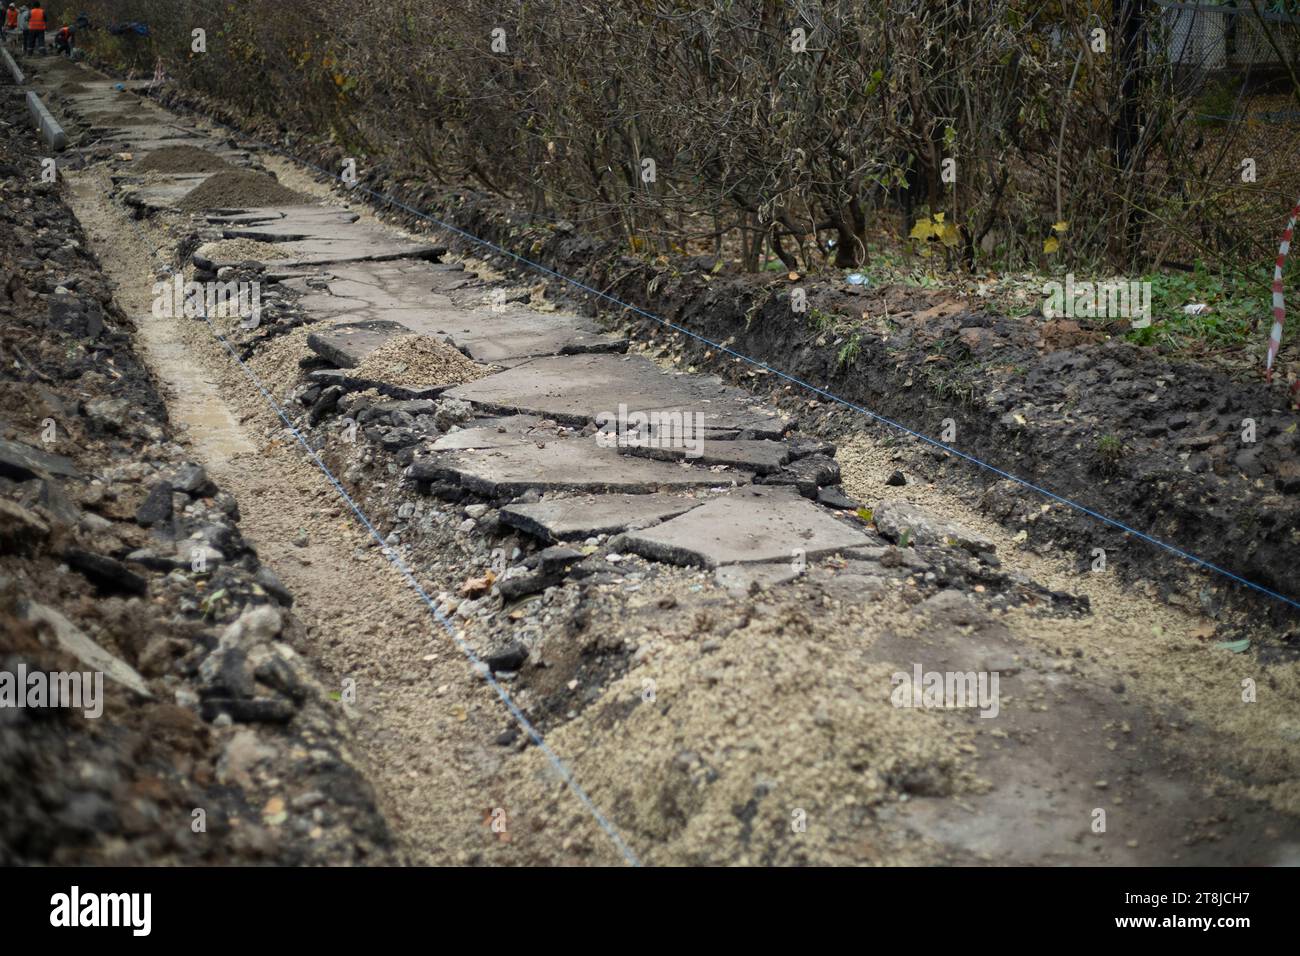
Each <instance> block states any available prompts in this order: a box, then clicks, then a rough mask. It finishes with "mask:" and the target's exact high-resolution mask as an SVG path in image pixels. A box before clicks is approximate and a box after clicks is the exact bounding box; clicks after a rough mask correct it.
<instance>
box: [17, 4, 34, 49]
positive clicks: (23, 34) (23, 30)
mask: <svg viewBox="0 0 1300 956" xmlns="http://www.w3.org/2000/svg"><path fill="white" fill-rule="evenodd" d="M30 17H31V13H30V12H29V11H28V9H27V4H23V8H22V9H21V10H19V11H18V36H19V38H21V39H22V41H23V53H24V54H25V53H27V51H28V50H30V49H31V46H32V35H31V33H30V32H29V31H28V29H27V21H28V19H29V18H30Z"/></svg>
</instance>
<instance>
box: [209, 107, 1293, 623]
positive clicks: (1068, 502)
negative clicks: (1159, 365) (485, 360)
mask: <svg viewBox="0 0 1300 956" xmlns="http://www.w3.org/2000/svg"><path fill="white" fill-rule="evenodd" d="M214 122H216V123H218V125H221V126H224V127H225V128H226V129H229V130H231V131H232V132H233V133H235V134H237V135H238V136H244V137H245V138H246V139H247V141H248V142H252V143H255V144H256V145H258V146H260V147H261V148H263V149H269V150H271V151H272V152H275V153H278V154H280V155H282V156H285V157H287V158H288V159H291V160H293V161H294V162H297V163H299V164H301V165H303V166H306V167H307V168H308V169H312V170H314V171H316V172H317V173H319V174H320V175H322V176H324V177H325V178H327V179H331V180H336V181H339V182H342V183H343V185H344V186H345V187H346V188H349V189H350V190H352V191H360V192H362V193H365V194H366V195H368V196H370V197H371V198H373V199H376V200H379V201H381V202H384V203H386V204H388V205H390V206H393V207H395V208H397V209H401V210H402V211H403V212H406V213H409V214H410V215H412V216H415V217H416V218H417V219H422V220H424V221H425V222H429V223H432V224H433V225H435V226H437V227H439V228H440V229H445V230H447V231H448V232H451V233H454V234H456V235H458V236H460V237H462V238H464V239H467V240H469V241H470V242H473V243H475V244H477V245H479V246H482V247H483V248H486V249H491V250H492V251H494V252H497V253H499V254H501V255H503V256H506V257H508V258H510V259H513V260H514V261H516V262H519V263H521V264H522V265H525V266H527V267H528V268H530V269H533V270H535V271H537V272H540V273H542V274H544V275H548V276H551V277H553V278H556V279H559V280H561V281H562V282H566V283H568V284H569V285H571V286H573V287H574V288H576V289H580V290H582V291H583V292H586V293H587V294H589V295H593V296H595V297H596V298H598V299H602V300H604V301H607V302H610V303H612V304H613V305H616V306H618V307H619V308H621V309H625V310H627V311H629V312H632V313H635V314H636V315H639V316H642V317H643V318H647V319H650V320H651V321H653V322H657V323H659V324H660V325H662V326H664V327H665V328H668V329H672V330H673V331H674V332H678V333H680V334H682V335H686V336H689V337H690V338H692V339H695V340H696V341H697V342H699V343H701V344H702V345H706V346H708V347H709V348H711V349H715V350H717V351H719V352H724V353H726V354H727V355H730V356H732V357H734V358H736V359H739V360H740V361H742V362H746V363H748V364H749V365H752V366H754V367H755V368H761V369H763V370H764V371H766V372H770V373H771V374H773V375H776V376H777V377H778V378H782V379H784V380H785V381H787V382H790V383H791V384H793V385H797V386H799V387H800V388H803V389H806V390H807V391H809V392H812V393H813V394H814V395H817V396H819V397H821V398H824V399H826V400H827V401H830V402H834V403H836V404H838V405H841V406H843V407H845V408H848V409H851V410H852V411H855V412H858V413H859V414H862V415H866V416H867V417H869V418H871V419H873V420H874V421H877V422H880V423H881V424H883V425H887V426H889V427H890V428H894V429H897V430H898V431H900V432H903V433H904V434H906V435H910V436H911V437H913V438H915V439H917V440H918V441H923V442H925V443H926V444H928V445H931V446H933V447H935V448H938V449H941V450H943V451H945V452H948V453H949V454H952V455H956V456H957V457H959V458H961V459H964V460H965V461H968V462H970V463H971V464H973V465H976V466H978V467H980V468H982V469H984V470H985V471H988V472H991V473H992V474H995V475H997V476H999V477H1001V478H1005V479H1007V480H1008V481H1012V482H1015V483H1016V484H1017V485H1020V486H1021V487H1022V488H1026V489H1028V490H1030V491H1033V492H1035V493H1036V494H1040V495H1042V496H1043V497H1045V498H1049V499H1051V500H1052V501H1055V502H1057V503H1058V504H1061V505H1064V506H1066V507H1068V508H1071V509H1073V510H1074V511H1077V512H1079V513H1080V514H1084V515H1087V516H1088V517H1090V518H1095V519H1096V520H1098V521H1101V522H1103V523H1104V524H1107V525H1109V526H1111V527H1112V528H1116V529H1118V530H1120V531H1123V532H1124V533H1125V534H1130V535H1133V536H1134V537H1135V538H1138V539H1140V540H1142V541H1145V542H1146V543H1148V544H1151V545H1154V546H1155V547H1157V548H1160V549H1162V550H1164V551H1166V552H1168V553H1170V554H1172V555H1175V556H1176V557H1179V558H1182V559H1183V560H1185V561H1188V562H1190V563H1192V564H1194V565H1197V566H1198V567H1201V568H1204V569H1205V570H1207V571H1211V572H1213V573H1215V574H1218V575H1220V576H1222V577H1224V578H1227V579H1229V580H1231V581H1234V582H1236V583H1237V584H1241V585H1243V586H1245V587H1247V588H1250V589H1251V590H1253V591H1256V592H1258V593H1259V594H1263V595H1265V596H1267V597H1270V598H1273V599H1274V600H1277V601H1281V602H1282V603H1284V604H1287V605H1289V606H1291V607H1293V608H1296V609H1300V601H1297V600H1296V599H1294V598H1291V597H1288V596H1287V595H1285V594H1281V593H1279V592H1277V591H1274V590H1272V589H1271V588H1267V587H1265V586H1264V585H1262V584H1258V583H1256V582H1254V581H1251V580H1249V579H1247V578H1244V577H1242V576H1241V575H1239V574H1236V573H1234V572H1232V571H1229V570H1228V569H1226V568H1222V567H1219V566H1218V565H1217V564H1214V563H1213V562H1210V561H1207V560H1205V559H1204V558H1201V557H1199V556H1197V555H1195V554H1192V553H1190V552H1188V551H1185V550H1183V549H1182V548H1179V547H1178V546H1176V545H1173V544H1170V543H1168V542H1166V541H1162V540H1161V539H1159V538H1157V537H1154V536H1153V535H1149V534H1147V533H1145V532H1143V531H1139V530H1137V529H1136V528H1132V527H1130V526H1129V525H1127V524H1125V523H1124V522H1122V521H1118V520H1116V519H1114V518H1111V517H1108V516H1107V515H1104V514H1101V513H1100V512H1098V511H1094V510H1093V509H1091V508H1089V507H1088V506H1086V505H1083V504H1080V503H1079V502H1077V501H1074V500H1072V499H1070V498H1066V497H1064V496H1063V495H1058V494H1056V493H1055V492H1053V491H1049V490H1048V489H1046V488H1043V487H1041V486H1039V485H1037V484H1035V483H1033V482H1032V481H1029V480H1028V479H1025V478H1021V477H1019V476H1018V475H1013V474H1011V473H1010V472H1006V471H1003V470H1002V469H1001V468H998V467H997V466H996V465H992V464H989V463H988V462H986V461H984V460H982V459H980V458H977V457H975V456H974V455H970V454H967V453H966V452H964V451H961V450H960V449H957V448H954V447H952V446H951V445H948V444H946V443H944V442H941V441H939V440H938V439H935V438H931V437H929V436H928V435H924V434H922V433H921V432H918V431H916V430H914V429H911V428H908V427H907V426H906V425H903V424H901V423H899V422H896V421H894V420H893V419H891V418H887V417H885V416H884V415H880V414H878V413H876V412H873V411H871V410H870V409H869V408H864V407H863V406H861V405H857V404H855V403H853V402H850V401H848V400H847V399H844V398H840V397H839V396H838V395H835V394H833V393H832V392H828V391H827V390H826V389H824V388H821V387H820V386H817V385H813V384H811V383H810V382H805V381H803V380H802V379H800V378H798V377H796V376H794V375H790V374H789V373H787V372H783V371H782V370H781V369H779V368H774V367H772V366H771V365H768V364H767V363H766V362H763V361H760V360H758V359H755V358H751V357H750V356H748V355H745V354H743V353H741V352H737V351H736V350H735V349H732V348H729V347H728V346H726V345H723V344H722V343H720V342H715V341H713V340H712V339H710V338H708V337H706V336H703V335H700V334H699V333H697V332H693V331H691V330H690V329H687V328H684V327H682V326H679V325H677V324H676V323H674V322H671V321H669V320H668V319H665V318H663V317H661V316H658V315H655V314H654V313H652V312H648V311H646V310H645V309H642V308H641V307H639V306H636V305H632V304H631V303H628V302H624V301H623V300H622V299H619V298H617V297H616V296H612V295H610V294H609V293H607V292H604V291H601V290H600V289H595V288H592V287H591V286H589V285H587V284H586V283H584V282H582V281H581V280H579V279H574V278H572V277H570V276H566V275H564V274H563V273H561V272H556V271H555V270H554V269H551V268H549V267H547V266H545V265H543V264H541V263H540V262H534V261H533V260H531V259H529V258H527V257H526V256H521V255H519V254H518V253H517V252H512V251H511V250H509V249H506V248H505V247H503V246H500V245H497V244H496V243H494V242H492V241H491V240H488V239H482V238H480V237H478V236H475V235H474V234H473V233H470V232H466V231H465V230H464V229H461V228H460V227H459V226H456V225H453V224H452V223H448V222H444V221H443V220H441V219H438V218H437V217H436V216H431V215H429V214H428V213H425V212H421V211H420V210H418V209H415V208H413V207H412V206H410V205H408V204H406V203H404V202H402V201H401V200H400V199H395V198H393V197H392V196H387V195H385V194H383V193H380V192H376V191H374V190H372V189H369V188H367V187H365V186H362V185H360V184H356V185H353V184H349V183H348V182H347V180H345V179H344V178H343V176H342V174H335V173H331V172H330V171H329V170H326V169H323V168H321V167H320V166H317V165H316V164H315V163H311V162H308V161H307V160H304V159H301V158H300V157H297V156H295V155H293V154H292V153H290V152H288V151H286V150H284V149H281V148H280V147H278V146H275V145H273V144H270V143H264V142H261V141H260V140H257V139H253V138H251V137H246V134H244V132H243V131H242V130H239V129H237V128H235V127H233V126H231V125H229V124H227V123H223V122H221V121H220V120H214Z"/></svg>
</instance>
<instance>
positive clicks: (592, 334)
mask: <svg viewBox="0 0 1300 956" xmlns="http://www.w3.org/2000/svg"><path fill="white" fill-rule="evenodd" d="M292 231H293V227H292V226H291V224H288V223H276V224H274V226H273V227H269V228H267V229H265V230H264V229H261V228H258V229H240V230H231V229H227V230H226V234H227V235H233V234H235V232H238V234H239V235H245V236H249V237H251V238H257V237H259V236H265V235H269V234H275V233H278V234H281V235H284V234H289V233H291V232H292ZM279 269H280V265H279V264H278V263H275V262H272V263H270V271H268V273H267V276H268V278H272V279H273V278H275V277H276V275H277V273H278V270H279ZM457 273H463V270H462V269H457V268H455V267H452V266H449V265H444V264H442V263H434V262H411V261H402V260H399V261H395V262H365V263H355V264H351V265H347V266H339V267H337V268H332V269H330V270H329V272H328V273H327V274H324V275H321V276H315V277H308V276H297V277H290V278H287V279H286V280H285V283H284V284H285V285H286V286H288V287H289V288H292V289H295V290H297V291H298V292H300V293H301V296H302V297H301V298H300V299H299V305H301V306H302V307H303V308H304V309H306V310H308V311H309V312H311V313H312V314H313V315H316V316H322V317H328V316H348V317H349V318H352V319H362V318H364V319H388V320H391V321H395V322H401V323H402V324H403V325H405V326H407V327H408V328H410V329H411V330H412V331H413V332H418V333H420V334H422V335H429V336H433V337H434V338H438V339H441V340H443V341H448V342H451V343H452V344H453V345H455V346H456V347H457V348H460V349H462V350H463V351H464V352H466V353H467V354H469V355H470V356H471V357H472V358H473V359H474V360H475V361H478V362H483V363H485V364H492V365H505V366H508V365H513V364H518V363H519V362H521V361H523V360H525V359H529V358H535V357H538V356H545V355H570V354H579V353H584V352H621V351H624V350H626V348H627V342H626V340H624V339H621V338H619V337H616V336H611V335H605V334H603V333H601V332H600V331H599V330H598V329H597V328H596V326H595V325H594V324H593V323H592V322H591V321H590V320H587V319H584V318H582V317H580V316H576V315H564V314H559V313H543V312H532V311H527V310H522V309H514V310H509V311H495V310H492V309H489V308H478V309H467V308H465V307H463V306H459V305H456V304H455V303H454V302H453V301H452V299H451V298H450V297H449V296H448V295H446V294H445V293H443V292H439V291H438V288H439V287H440V285H443V284H445V279H446V278H447V277H448V276H449V275H454V274H457Z"/></svg>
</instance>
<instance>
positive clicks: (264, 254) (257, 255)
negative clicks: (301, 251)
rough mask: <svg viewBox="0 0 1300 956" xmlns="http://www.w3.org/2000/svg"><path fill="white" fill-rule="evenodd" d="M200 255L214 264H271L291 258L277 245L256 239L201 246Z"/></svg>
mask: <svg viewBox="0 0 1300 956" xmlns="http://www.w3.org/2000/svg"><path fill="white" fill-rule="evenodd" d="M198 254H199V255H201V256H202V257H203V258H204V259H209V260H211V261H213V262H230V261H234V262H248V261H249V260H252V261H254V262H269V261H271V260H272V259H287V258H289V253H288V252H286V251H285V250H284V249H283V248H281V247H280V246H279V245H278V244H277V243H274V242H259V241H258V240H256V239H220V240H218V241H216V242H208V243H204V244H203V245H201V246H199V248H198Z"/></svg>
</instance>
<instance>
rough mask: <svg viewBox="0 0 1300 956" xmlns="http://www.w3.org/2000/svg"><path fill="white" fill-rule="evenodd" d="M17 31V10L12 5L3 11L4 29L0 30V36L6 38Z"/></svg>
mask: <svg viewBox="0 0 1300 956" xmlns="http://www.w3.org/2000/svg"><path fill="white" fill-rule="evenodd" d="M17 29H18V8H17V7H15V6H14V5H13V4H12V3H11V4H9V9H8V10H6V11H5V20H4V27H3V29H0V36H6V35H8V34H10V33H13V32H14V31H15V30H17Z"/></svg>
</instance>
